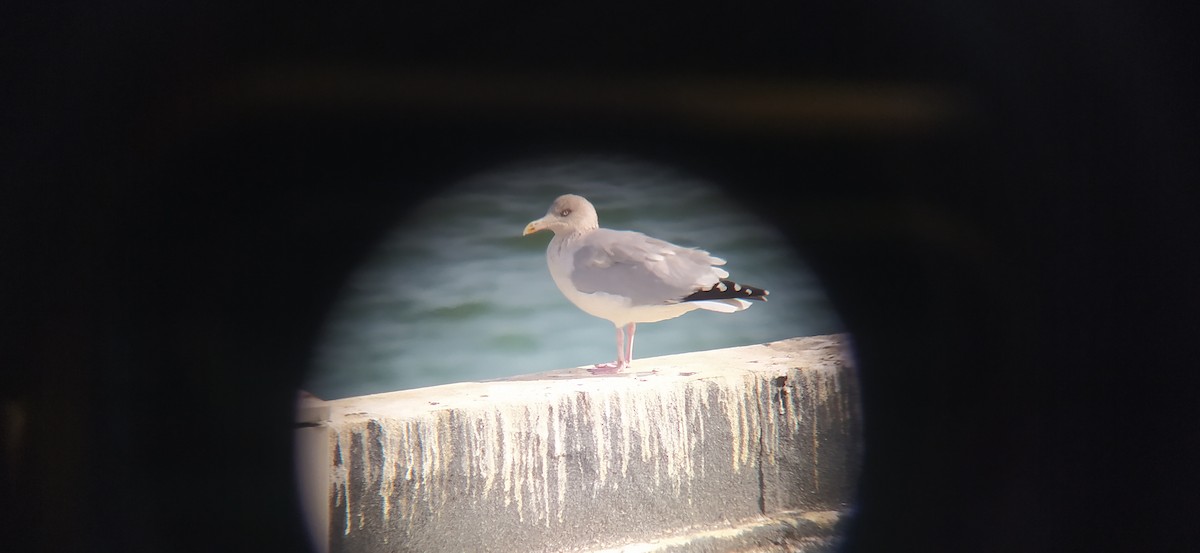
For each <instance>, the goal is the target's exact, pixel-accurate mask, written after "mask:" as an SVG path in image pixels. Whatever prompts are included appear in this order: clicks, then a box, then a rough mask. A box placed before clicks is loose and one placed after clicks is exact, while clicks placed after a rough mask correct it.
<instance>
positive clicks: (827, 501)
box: [297, 156, 862, 551]
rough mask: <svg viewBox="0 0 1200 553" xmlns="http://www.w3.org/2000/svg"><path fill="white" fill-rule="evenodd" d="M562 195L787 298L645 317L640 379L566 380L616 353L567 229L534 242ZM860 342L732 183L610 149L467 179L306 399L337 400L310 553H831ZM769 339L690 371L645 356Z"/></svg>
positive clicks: (401, 248)
mask: <svg viewBox="0 0 1200 553" xmlns="http://www.w3.org/2000/svg"><path fill="white" fill-rule="evenodd" d="M563 194H577V195H580V196H583V197H585V198H587V199H588V200H589V201H590V202H591V203H592V204H593V205H594V206H595V210H596V212H597V214H598V219H599V224H600V227H601V228H609V229H614V230H632V231H636V232H640V233H644V234H645V235H648V236H651V237H654V238H657V239H661V240H665V241H667V242H671V243H673V244H677V245H680V246H685V247H695V248H700V249H703V250H706V251H708V252H710V253H711V254H712V255H713V256H716V257H719V258H722V259H724V260H725V261H726V264H725V265H723V266H722V268H724V269H725V270H727V271H728V273H729V275H728V278H729V280H731V281H733V282H737V283H740V285H748V286H752V287H757V288H764V289H767V290H770V291H771V293H770V295H769V300H770V301H768V302H765V303H760V302H745V303H747V304H751V305H750V307H752V308H744V309H741V310H739V311H736V312H730V313H722V312H716V311H710V310H703V309H696V310H694V311H693V312H689V313H686V314H683V315H682V316H679V317H677V318H669V320H662V321H660V322H653V323H642V324H638V326H637V332H636V335H637V342H636V344H637V347H636V349H635V350H634V352H633V358H632V367H631V368H626V369H624V370H623V371H620V372H616V371H613V372H603V374H598V373H599V372H600V371H595V370H588V371H587V372H585V371H583V370H579V369H571V368H572V367H585V368H586V367H592V366H593V365H596V364H599V363H608V362H611V361H613V360H614V357H616V356H617V355H618V354H617V349H618V347H617V346H616V341H615V340H614V339H613V329H614V323H613V322H610V321H609V320H605V319H604V318H598V317H593V316H591V315H589V314H588V313H585V312H584V311H582V310H581V309H580V308H579V307H576V305H574V304H573V302H572V301H569V300H568V298H566V297H564V293H563V292H560V290H559V288H558V287H557V286H556V283H555V281H554V279H553V278H552V277H551V271H550V269H549V265H548V264H550V263H554V262H556V257H555V256H550V255H548V248H551V249H553V248H554V247H555V244H556V242H552V241H551V235H552V233H549V232H547V233H532V234H528V235H524V236H523V231H526V230H527V227H526V225H527V224H528V223H530V221H533V220H535V219H539V218H541V217H542V216H543V215H544V214H547V208H548V207H550V205H551V202H554V201H555V199H556V198H558V197H559V196H560V195H563ZM555 213H561V212H559V211H556V212H555ZM622 236H626V237H628V236H629V235H622ZM671 255H678V254H671ZM576 265H577V266H578V264H576ZM626 284H627V283H626ZM627 288H628V286H622V289H627ZM632 295H633V294H631V296H632ZM723 305H729V304H723ZM739 306H741V307H745V306H744V305H740V304H739ZM844 333H845V330H844V327H843V323H842V322H841V320H840V318H839V317H838V315H837V313H836V312H835V311H834V308H833V306H832V303H831V301H830V300H829V298H828V297H827V296H826V294H825V292H824V290H823V289H822V287H821V286H820V284H819V282H818V280H817V278H816V277H815V275H814V274H813V272H812V271H810V269H809V268H808V267H807V266H806V264H805V263H804V262H803V260H801V259H799V258H798V257H797V256H796V255H795V252H794V250H793V248H792V246H791V245H790V244H788V243H787V241H786V239H785V237H784V236H783V234H782V233H780V232H779V231H777V230H776V229H774V228H772V227H771V226H770V225H768V224H765V223H763V222H762V221H760V220H758V219H757V218H756V217H755V216H754V214H753V213H752V212H751V211H749V210H747V209H746V208H744V207H743V205H742V204H741V203H740V202H739V201H737V200H736V199H735V198H733V197H731V196H729V195H727V194H725V193H724V192H723V191H722V189H721V187H719V186H717V185H716V184H714V183H711V182H706V181H705V180H703V179H700V178H697V177H694V176H692V175H689V174H687V173H686V172H684V171H680V170H677V169H675V168H672V167H669V166H665V165H661V164H655V163H649V162H645V161H640V160H634V159H629V158H622V157H612V156H575V157H558V158H546V159H535V160H529V161H525V162H520V163H514V164H511V165H507V166H502V167H498V168H496V169H494V170H491V171H486V172H482V173H479V174H477V175H474V176H471V177H469V178H466V179H464V180H463V181H461V182H458V183H455V184H454V185H453V186H449V187H447V189H446V192H445V193H443V194H442V195H440V196H438V197H437V198H435V199H432V200H430V201H427V202H425V203H423V204H421V205H420V206H418V207H417V208H416V209H414V210H413V211H411V212H410V215H409V216H408V217H407V218H406V219H405V220H403V221H402V222H401V224H400V225H399V226H398V227H397V228H396V229H395V230H394V231H393V232H391V233H390V234H389V235H388V236H387V237H386V238H385V239H384V240H383V241H382V242H381V243H380V245H379V247H378V248H377V251H376V252H375V253H374V254H373V255H372V256H371V257H370V258H369V259H368V260H367V262H366V263H365V264H364V265H363V267H362V268H361V269H359V270H358V271H357V272H356V273H355V274H353V275H352V276H351V278H350V279H349V280H348V282H347V283H346V285H345V289H344V291H343V293H342V294H341V298H340V300H339V302H338V303H337V305H336V306H335V308H334V310H333V311H332V315H331V318H330V320H329V321H328V323H327V325H326V328H325V331H324V335H323V338H322V340H321V341H320V342H319V344H318V347H317V350H316V358H315V361H314V365H315V369H314V370H313V371H312V372H311V373H310V374H311V376H310V378H309V380H308V381H307V383H306V385H305V389H306V390H307V391H308V392H311V394H313V395H315V396H317V397H319V398H322V399H323V400H326V401H316V402H314V401H311V400H306V401H305V402H304V403H302V405H307V406H308V407H306V408H307V409H309V410H310V414H311V413H316V412H317V411H316V410H314V408H313V405H320V406H323V407H317V408H316V409H318V410H319V409H320V408H324V409H326V412H325V414H323V415H322V414H317V415H313V417H310V418H314V420H321V417H325V418H324V419H323V420H325V421H326V422H328V424H327V425H326V427H325V429H324V430H320V429H318V430H317V431H315V432H311V433H308V434H306V435H305V436H302V437H301V438H300V439H298V440H297V447H298V450H297V451H298V459H299V460H298V464H299V466H298V468H299V470H298V473H299V474H301V479H302V481H301V487H302V488H303V489H302V496H303V497H305V503H306V506H305V509H306V516H308V519H309V525H310V529H311V530H312V531H313V532H312V534H313V537H314V540H315V541H316V543H317V544H318V548H321V547H322V546H323V545H325V544H332V543H334V542H335V541H336V542H337V544H338V545H337V547H336V548H335V549H340V550H360V549H361V550H370V549H371V548H372V547H374V546H377V545H378V544H380V543H384V544H391V545H390V546H389V547H391V546H395V545H396V544H397V543H399V542H406V541H411V542H412V543H426V544H428V543H433V542H434V541H436V542H437V543H439V544H441V546H440V547H442V548H443V549H442V550H447V551H451V550H468V549H471V548H472V544H478V543H479V542H480V541H481V540H492V541H493V543H522V544H529V543H537V544H539V545H538V546H537V547H546V548H551V549H553V548H578V547H584V546H586V547H590V548H604V547H623V546H624V545H628V544H630V543H635V542H640V541H644V540H649V539H661V538H664V537H665V536H672V537H671V539H673V540H684V541H683V542H679V543H691V542H690V541H688V540H698V541H696V542H695V543H697V544H698V543H701V542H703V543H707V544H709V545H706V546H705V547H709V546H712V547H717V548H718V549H721V548H725V547H726V546H729V547H732V545H730V544H726V545H719V544H720V543H723V542H722V540H729V539H731V538H729V536H734V535H736V536H751V537H750V538H746V539H750V540H751V541H752V542H755V543H757V542H762V543H791V541H789V540H802V541H803V540H808V541H806V542H805V543H815V542H813V541H812V540H817V541H819V542H820V543H825V544H833V543H835V542H836V540H837V539H838V537H839V534H838V532H839V529H840V528H842V527H843V526H844V525H840V524H839V521H842V520H844V519H845V517H846V516H847V515H849V514H850V511H849V510H848V509H849V507H848V506H849V505H851V504H852V503H853V499H852V497H853V493H854V488H855V486H856V481H857V474H858V467H859V464H860V459H861V451H862V446H861V423H860V421H859V420H858V418H859V407H858V397H857V382H856V375H855V372H854V361H853V359H852V358H851V355H850V353H849V344H848V343H847V341H848V339H847V337H846V335H845V334H844ZM831 334H839V335H840V336H834V337H829V336H824V335H831ZM618 336H619V334H618ZM798 337H814V338H807V339H802V340H790V339H792V338H798ZM767 343H772V344H769V345H768V346H767V348H764V349H760V350H755V352H754V353H750V354H738V355H746V356H745V357H735V356H729V357H720V355H721V353H720V352H714V354H709V355H716V356H717V357H711V356H709V357H704V358H703V359H704V360H701V361H696V360H692V361H689V363H691V365H688V367H690V368H687V369H674V368H672V369H670V370H668V369H665V368H663V369H662V370H658V368H656V366H659V367H666V366H672V367H675V365H665V364H662V363H660V362H655V361H653V360H648V359H647V358H652V357H656V356H660V355H666V354H679V353H688V352H696V351H701V350H719V349H722V348H731V347H735V346H752V345H755V344H767ZM694 359H699V358H698V357H697V358H694ZM680 363H683V362H682V361H680ZM760 363H761V364H760ZM679 366H683V365H679ZM563 369H569V370H563ZM589 373H591V374H589ZM518 375H521V376H519V377H518ZM602 376H603V377H608V376H615V378H601V377H602ZM510 377H515V378H510ZM440 385H446V386H440ZM431 387H432V388H431ZM385 392H395V393H385ZM372 394H374V395H372ZM317 426H320V425H319V424H318V425H317ZM323 431H327V434H325V433H322V432H323ZM481 517H482V518H484V519H486V520H485V523H486V524H485V525H484V526H486V528H487V529H486V531H485V533H482V534H481V533H479V531H478V530H476V527H477V526H479V525H478V524H477V523H478V522H479V521H480V518H481ZM730 530H736V532H732V533H731V532H730ZM737 539H739V540H742V539H744V538H743V537H739V538H737ZM755 540H756V541H755ZM780 540H782V542H781V541H780ZM747 543H750V542H747ZM796 543H800V542H799V541H798V542H796ZM372 544H374V545H372ZM713 544H718V545H713ZM743 545H745V544H743ZM331 547H332V546H331Z"/></svg>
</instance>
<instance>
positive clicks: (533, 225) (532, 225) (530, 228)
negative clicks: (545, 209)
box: [521, 218, 546, 236]
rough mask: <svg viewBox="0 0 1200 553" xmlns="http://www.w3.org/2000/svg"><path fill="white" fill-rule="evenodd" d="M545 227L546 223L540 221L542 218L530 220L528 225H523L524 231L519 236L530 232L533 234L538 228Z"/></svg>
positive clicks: (527, 234)
mask: <svg viewBox="0 0 1200 553" xmlns="http://www.w3.org/2000/svg"><path fill="white" fill-rule="evenodd" d="M543 219H544V218H543ZM545 228H546V225H545V223H543V222H542V219H538V220H536V221H530V222H529V224H528V225H525V232H522V233H521V236H529V235H530V234H533V233H535V232H537V231H539V230H543V229H545Z"/></svg>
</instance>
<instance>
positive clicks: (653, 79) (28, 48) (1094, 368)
mask: <svg viewBox="0 0 1200 553" xmlns="http://www.w3.org/2000/svg"><path fill="white" fill-rule="evenodd" d="M4 12H5V16H4V17H0V20H3V21H4V28H5V31H4V33H3V36H4V37H5V38H4V41H5V43H6V46H5V48H4V51H5V57H6V58H8V59H11V60H13V61H15V62H16V63H13V64H11V67H12V69H11V71H10V72H9V74H8V77H9V78H8V82H9V86H8V87H7V90H6V93H7V94H6V96H7V97H8V98H9V99H8V100H6V101H5V102H4V108H3V110H4V112H3V115H4V123H3V127H4V131H5V132H3V133H2V135H0V136H3V139H4V144H3V146H4V147H3V149H2V150H3V151H4V156H5V158H6V160H5V161H4V163H3V180H2V182H3V183H4V184H3V186H4V190H5V194H4V197H3V199H0V248H2V249H0V293H2V296H0V301H3V304H0V324H2V325H3V326H2V327H0V367H3V369H2V372H0V378H2V379H3V380H0V401H2V402H3V405H2V410H0V417H2V420H3V425H2V427H0V437H2V438H3V440H2V447H3V456H2V457H0V468H2V469H3V470H2V472H0V490H3V492H4V493H3V494H2V495H3V496H4V498H5V499H6V500H7V501H6V502H5V504H4V508H5V511H4V512H3V513H0V515H2V520H4V521H5V522H4V524H3V525H2V526H0V527H2V528H3V530H2V531H3V532H4V536H2V537H0V540H2V542H3V543H4V544H5V547H4V549H5V550H12V551H26V550H29V551H32V550H40V551H94V550H113V551H164V550H182V551H190V550H195V551H230V550H248V551H275V550H304V549H305V548H307V547H308V545H307V544H306V542H305V537H304V536H305V533H304V531H303V527H302V523H301V521H300V515H299V510H298V507H297V505H296V498H297V494H296V492H295V489H294V486H293V480H292V479H293V476H292V460H291V451H292V450H291V431H292V405H293V401H294V398H295V393H296V387H297V386H298V385H299V383H300V382H301V381H302V380H303V378H304V374H303V371H304V370H305V368H306V367H307V366H308V365H309V363H310V362H311V355H312V344H313V341H314V340H315V339H316V336H317V334H318V331H319V328H320V325H321V322H322V321H323V320H324V317H325V316H326V315H327V313H328V309H329V306H330V303H331V302H332V301H333V298H334V295H335V294H336V292H337V290H338V287H339V285H340V284H341V283H342V281H343V279H344V278H345V277H346V276H347V275H348V274H349V273H350V272H351V271H352V270H353V269H354V268H355V267H356V266H357V264H358V263H360V262H361V261H362V260H363V258H364V256H365V255H366V254H367V252H369V251H370V249H371V248H372V247H373V246H374V244H375V243H376V241H378V240H379V239H380V238H381V237H382V235H383V233H384V232H386V231H387V230H388V229H390V228H392V226H393V225H394V224H395V223H396V221H397V220H399V219H400V218H402V217H403V216H404V214H405V210H406V208H407V207H408V206H412V205H413V204H414V203H416V202H417V201H418V200H419V199H421V198H426V197H430V196H431V195H433V194H436V193H437V192H438V183H448V182H453V181H455V180H456V179H458V178H460V177H461V176H463V175H467V174H471V173H473V172H474V171H477V170H479V169H480V168H482V167H490V166H493V165H495V164H499V163H503V162H505V161H507V160H511V159H514V158H518V157H522V156H531V155H551V154H564V153H565V154H570V153H614V154H621V155H631V156H636V157H638V158H642V159H648V160H657V161H662V162H664V163H669V164H672V165H676V166H680V167H686V168H687V169H688V170H689V171H691V172H693V173H695V174H698V175H702V176H705V177H708V178H710V180H713V181H715V182H724V183H734V184H733V186H734V187H735V189H733V190H731V191H730V192H731V194H732V195H734V196H735V197H737V198H739V199H740V201H742V202H743V203H744V205H745V207H747V208H748V209H751V210H753V211H754V212H755V213H757V214H758V215H759V216H760V217H762V218H763V219H764V220H766V221H769V222H772V223H773V224H775V225H777V226H778V227H779V228H780V229H782V230H783V231H784V232H785V233H786V234H787V236H788V238H789V239H790V240H791V243H792V244H793V245H794V247H795V248H796V249H797V252H799V253H801V254H802V255H803V256H804V257H805V259H806V260H808V261H809V262H810V263H811V264H812V266H813V269H814V270H815V271H816V272H817V273H818V274H819V276H820V278H821V280H822V282H823V284H824V285H825V287H826V288H827V290H828V291H829V292H830V293H831V295H832V298H833V300H834V303H835V304H836V306H837V308H838V309H839V310H840V313H841V316H842V318H843V319H844V321H845V322H846V325H847V327H848V330H849V331H850V332H851V333H852V335H853V336H854V338H855V343H856V345H857V348H858V353H859V357H860V366H861V367H862V373H861V379H862V382H861V387H862V391H863V394H864V413H865V416H866V420H865V421H864V430H865V435H866V440H867V448H866V465H865V472H864V475H863V479H862V482H861V490H860V494H859V500H858V508H859V516H858V517H857V520H856V522H855V523H854V524H853V525H852V527H851V528H850V529H849V532H850V539H849V543H848V544H847V549H848V550H851V551H881V550H919V551H943V550H945V551H964V550H967V551H1062V550H1081V549H1084V548H1090V549H1109V548H1110V547H1112V548H1115V549H1120V550H1132V549H1134V548H1135V546H1137V548H1138V549H1141V548H1145V547H1151V548H1155V549H1159V550H1172V549H1174V550H1182V549H1186V547H1187V546H1189V545H1191V544H1193V543H1195V541H1194V537H1195V536H1194V535H1193V531H1192V528H1193V527H1194V525H1190V524H1188V523H1187V521H1186V519H1185V517H1187V516H1190V513H1194V512H1196V507H1197V504H1196V499H1195V498H1196V494H1195V493H1194V490H1195V489H1196V487H1195V486H1196V477H1195V475H1194V472H1195V471H1194V467H1195V466H1196V459H1195V456H1194V451H1195V450H1196V448H1197V446H1198V445H1200V444H1198V443H1197V439H1198V438H1197V436H1200V433H1198V431H1197V427H1196V423H1195V421H1196V420H1198V419H1197V417H1196V412H1195V411H1196V409H1195V404H1196V402H1195V399H1194V394H1193V393H1192V392H1191V390H1192V389H1194V388H1192V387H1191V385H1192V384H1194V383H1195V381H1196V378H1195V376H1194V374H1195V370H1194V367H1195V361H1194V358H1189V357H1186V356H1182V353H1183V352H1182V349H1184V348H1185V347H1186V345H1187V344H1190V343H1191V342H1190V341H1189V340H1188V336H1190V335H1192V334H1194V333H1195V330H1196V329H1197V328H1198V325H1197V324H1196V316H1195V313H1196V309H1197V307H1198V306H1197V304H1196V296H1195V293H1194V291H1195V282H1197V277H1198V276H1200V275H1198V274H1197V259H1198V256H1197V255H1196V254H1195V246H1194V237H1195V236H1196V230H1197V229H1196V226H1197V224H1196V219H1195V217H1194V215H1193V214H1192V213H1191V212H1192V210H1193V206H1194V205H1196V204H1195V203H1194V201H1192V200H1193V199H1194V198H1193V197H1191V195H1189V194H1188V192H1190V190H1189V189H1190V187H1191V186H1192V185H1194V183H1195V182H1197V176H1198V175H1197V171H1196V163H1197V162H1196V161H1195V159H1194V153H1195V147H1194V143H1193V142H1191V138H1192V137H1191V136H1190V133H1191V132H1192V131H1193V130H1194V129H1195V117H1194V116H1195V106H1194V101H1193V99H1194V97H1195V95H1194V94H1190V93H1189V92H1188V91H1185V89H1184V80H1185V79H1184V76H1186V75H1187V71H1188V69H1187V66H1186V65H1185V64H1184V62H1185V59H1184V58H1185V55H1184V54H1185V51H1184V49H1183V47H1184V46H1185V38H1184V34H1183V32H1182V30H1181V29H1182V28H1183V25H1182V24H1180V22H1181V21H1183V20H1184V18H1182V17H1179V15H1178V14H1171V13H1167V12H1166V11H1163V10H1160V9H1157V8H1155V7H1153V6H1145V7H1135V6H1116V5H1114V4H1100V5H1097V4H1095V3H1087V4H1084V3H1067V4H1054V5H1038V6H1036V7H1034V6H1013V5H1011V4H1008V3H984V4H975V5H970V6H965V5H960V4H958V3H934V4H929V3H895V2H891V3H879V4H871V3H861V2H858V3H850V4H846V3H835V4H832V5H812V6H805V7H803V8H802V9H796V10H794V11H793V12H791V13H781V12H771V11H768V10H752V9H740V10H737V11H736V12H725V11H722V10H719V9H715V8H701V7H698V6H691V7H688V8H687V9H683V10H680V11H677V12H668V11H662V12H655V11H652V10H651V8H649V7H643V6H625V5H621V4H612V3H606V4H604V5H603V6H596V7H593V8H585V7H581V6H578V5H575V6H570V7H567V6H557V5H542V6H535V7H525V8H513V7H507V6H501V5H499V4H494V3H479V4H478V5H472V4H471V3H467V4H460V5H456V6H439V7H403V8H389V9H384V10H381V11H376V10H368V9H365V8H363V9H355V8H351V7H349V6H338V7H337V8H336V9H335V8H334V7H330V8H328V11H325V12H322V11H319V10H304V9H299V8H290V9H287V10H286V11H285V10H283V9H281V8H262V7H258V6H255V5H253V4H247V5H244V6H242V7H238V8H229V9H218V8H215V7H212V6H209V5H207V4H205V5H201V4H198V3H197V4H194V5H193V4H189V3H169V4H164V5H153V6H152V5H148V4H123V5H118V6H100V5H95V6H93V5H85V4H80V5H63V6H51V5H48V4H46V5H39V6H38V7H36V8H25V7H20V6H8V7H5V8H4ZM802 175H817V176H819V177H820V178H819V179H814V181H813V182H819V183H823V184H822V185H821V186H813V185H812V184H811V183H809V182H806V181H805V180H804V179H803V178H799V177H800V176H802ZM397 181H403V182H410V183H413V185H412V186H405V187H397V186H395V185H394V184H392V183H395V182H397ZM824 183H836V184H835V185H828V184H824ZM247 375H250V378H248V377H247ZM10 544H11V546H10ZM1153 546H1157V547H1153Z"/></svg>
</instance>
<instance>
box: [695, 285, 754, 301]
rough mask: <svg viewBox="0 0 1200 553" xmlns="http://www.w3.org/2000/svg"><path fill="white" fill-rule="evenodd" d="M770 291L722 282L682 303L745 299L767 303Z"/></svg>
mask: <svg viewBox="0 0 1200 553" xmlns="http://www.w3.org/2000/svg"><path fill="white" fill-rule="evenodd" d="M768 294H770V292H769V291H767V290H765V289H763V288H757V287H755V286H746V285H745V284H738V283H736V282H734V281H732V280H722V281H720V282H718V283H717V284H716V285H714V286H713V287H711V288H709V289H707V290H699V291H696V292H693V293H692V294H691V295H689V296H687V297H685V298H683V300H682V301H704V300H728V299H743V300H757V301H767V295H768Z"/></svg>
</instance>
